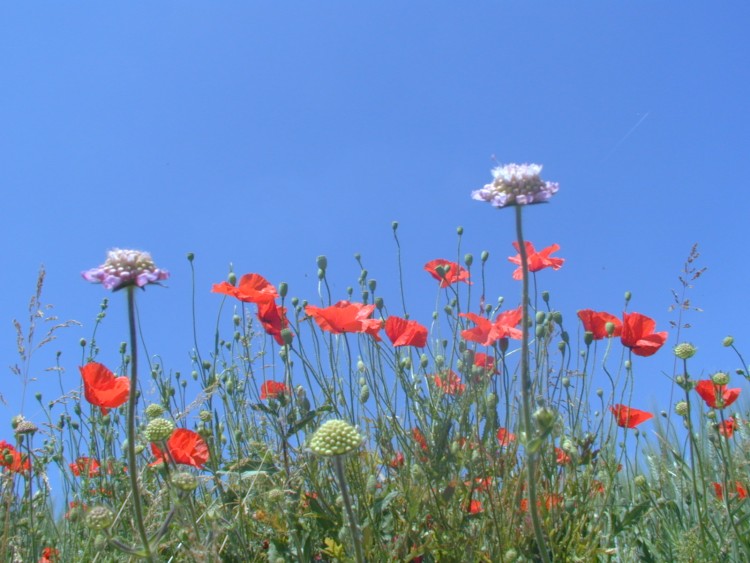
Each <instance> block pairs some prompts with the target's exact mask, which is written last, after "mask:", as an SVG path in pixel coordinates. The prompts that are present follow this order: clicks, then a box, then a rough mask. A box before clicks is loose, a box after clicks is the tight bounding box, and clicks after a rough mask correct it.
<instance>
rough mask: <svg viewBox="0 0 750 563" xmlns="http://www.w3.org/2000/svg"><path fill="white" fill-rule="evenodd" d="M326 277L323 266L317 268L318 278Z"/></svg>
mask: <svg viewBox="0 0 750 563" xmlns="http://www.w3.org/2000/svg"><path fill="white" fill-rule="evenodd" d="M325 277H326V271H325V270H324V269H323V268H318V279H319V280H322V279H323V278H325Z"/></svg>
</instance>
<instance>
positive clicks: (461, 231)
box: [456, 227, 464, 236]
mask: <svg viewBox="0 0 750 563" xmlns="http://www.w3.org/2000/svg"><path fill="white" fill-rule="evenodd" d="M456 234H457V235H458V236H461V235H462V234H464V228H463V227H457V228H456Z"/></svg>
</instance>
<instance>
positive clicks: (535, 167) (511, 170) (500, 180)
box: [471, 164, 559, 207]
mask: <svg viewBox="0 0 750 563" xmlns="http://www.w3.org/2000/svg"><path fill="white" fill-rule="evenodd" d="M541 171H542V167H541V166H540V165H539V164H506V165H505V166H498V167H497V168H495V169H493V170H492V176H493V177H494V180H493V181H492V183H491V184H485V186H484V187H483V188H480V189H478V190H475V191H473V192H472V193H471V197H472V199H476V200H477V201H486V202H488V203H490V204H491V205H492V206H493V207H508V206H510V205H530V204H532V203H544V202H546V201H549V199H550V198H551V197H552V196H553V195H554V194H555V193H557V190H558V189H559V186H558V184H557V182H545V181H544V180H542V179H541V178H540V177H539V174H540V173H541Z"/></svg>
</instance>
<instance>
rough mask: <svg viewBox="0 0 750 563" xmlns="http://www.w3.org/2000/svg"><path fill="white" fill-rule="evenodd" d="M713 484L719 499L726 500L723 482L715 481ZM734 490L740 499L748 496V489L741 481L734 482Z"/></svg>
mask: <svg viewBox="0 0 750 563" xmlns="http://www.w3.org/2000/svg"><path fill="white" fill-rule="evenodd" d="M713 486H714V492H715V493H716V497H717V498H718V499H719V500H724V486H723V485H722V484H721V483H713ZM734 491H735V492H736V493H737V498H739V499H744V498H747V497H748V494H747V489H746V488H745V487H744V485H743V484H742V483H741V482H739V481H735V482H734Z"/></svg>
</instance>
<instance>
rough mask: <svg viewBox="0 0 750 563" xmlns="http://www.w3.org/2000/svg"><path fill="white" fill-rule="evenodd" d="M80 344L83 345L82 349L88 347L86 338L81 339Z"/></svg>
mask: <svg viewBox="0 0 750 563" xmlns="http://www.w3.org/2000/svg"><path fill="white" fill-rule="evenodd" d="M78 344H80V345H81V348H85V347H86V339H85V338H81V339H80V340H79V341H78Z"/></svg>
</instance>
